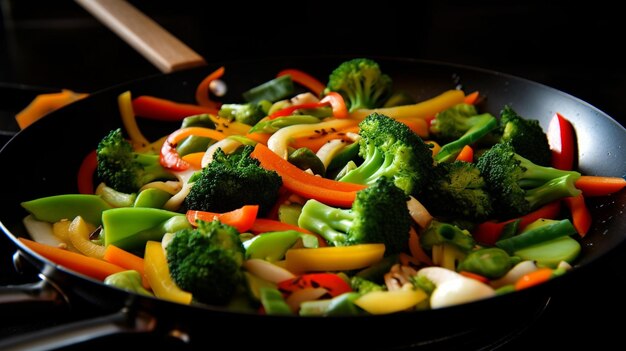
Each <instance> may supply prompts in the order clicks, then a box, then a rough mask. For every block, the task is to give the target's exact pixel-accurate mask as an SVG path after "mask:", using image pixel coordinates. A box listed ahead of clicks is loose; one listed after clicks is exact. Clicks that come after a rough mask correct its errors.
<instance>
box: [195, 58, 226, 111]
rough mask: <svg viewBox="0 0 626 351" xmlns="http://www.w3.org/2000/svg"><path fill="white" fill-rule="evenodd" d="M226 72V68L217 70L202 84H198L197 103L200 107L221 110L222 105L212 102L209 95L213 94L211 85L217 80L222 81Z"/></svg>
mask: <svg viewBox="0 0 626 351" xmlns="http://www.w3.org/2000/svg"><path fill="white" fill-rule="evenodd" d="M224 70H225V69H224V66H222V67H220V68H218V69H216V70H215V71H213V72H211V73H210V74H209V75H208V76H206V78H204V79H203V80H202V82H200V84H198V87H197V88H196V102H197V103H198V105H200V106H204V107H209V108H212V109H219V108H220V103H218V102H215V101H211V99H210V98H209V93H210V92H211V83H212V82H213V81H214V80H216V79H220V78H221V77H222V76H223V75H224ZM215 114H217V113H215Z"/></svg>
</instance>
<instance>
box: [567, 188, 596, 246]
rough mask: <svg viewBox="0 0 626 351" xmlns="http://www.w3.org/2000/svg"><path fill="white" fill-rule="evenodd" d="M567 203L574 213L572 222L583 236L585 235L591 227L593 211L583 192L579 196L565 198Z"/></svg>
mask: <svg viewBox="0 0 626 351" xmlns="http://www.w3.org/2000/svg"><path fill="white" fill-rule="evenodd" d="M563 201H564V202H565V205H566V206H567V207H568V208H569V210H570V212H571V214H572V224H573V225H574V228H576V231H577V232H578V234H579V235H580V236H581V237H584V236H585V235H586V234H587V232H588V231H589V228H591V221H592V219H591V213H589V209H588V208H587V205H586V204H585V197H584V195H583V194H579V195H578V196H572V197H566V198H563Z"/></svg>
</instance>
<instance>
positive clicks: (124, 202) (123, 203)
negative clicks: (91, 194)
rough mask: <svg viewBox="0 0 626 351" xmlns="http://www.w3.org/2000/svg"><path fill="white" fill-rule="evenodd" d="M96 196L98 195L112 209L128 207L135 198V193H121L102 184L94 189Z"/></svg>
mask: <svg viewBox="0 0 626 351" xmlns="http://www.w3.org/2000/svg"><path fill="white" fill-rule="evenodd" d="M96 195H100V196H101V197H102V200H104V201H106V202H108V203H109V204H111V206H113V207H130V206H132V205H133V203H134V202H135V199H136V198H137V194H136V193H130V194H128V193H123V192H121V191H117V190H115V189H113V188H111V187H108V186H107V185H106V184H104V183H100V185H98V188H96Z"/></svg>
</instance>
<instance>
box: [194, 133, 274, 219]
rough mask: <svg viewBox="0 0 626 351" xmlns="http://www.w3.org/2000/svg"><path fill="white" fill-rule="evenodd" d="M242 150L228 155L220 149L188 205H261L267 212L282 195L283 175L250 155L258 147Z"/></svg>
mask: <svg viewBox="0 0 626 351" xmlns="http://www.w3.org/2000/svg"><path fill="white" fill-rule="evenodd" d="M240 150H241V152H240V153H235V154H232V155H226V154H224V152H223V151H222V150H221V149H217V151H216V152H215V154H214V156H213V161H212V162H211V163H209V164H208V165H207V166H206V167H204V169H202V171H201V172H200V173H199V174H198V175H197V177H192V180H191V181H194V184H193V186H192V187H191V190H190V191H189V194H188V195H187V197H186V198H185V201H184V206H185V207H186V208H187V209H191V210H200V211H210V212H227V211H232V210H234V209H237V208H240V207H241V206H243V205H259V211H260V213H265V212H267V211H268V210H269V209H270V208H271V207H272V206H273V205H274V202H276V200H277V199H278V190H279V189H280V187H281V185H282V179H281V177H280V176H279V175H278V173H276V172H274V171H268V170H265V169H263V168H262V167H261V166H259V161H258V160H257V159H254V158H252V157H250V153H251V152H252V151H253V150H254V147H252V146H249V145H246V146H244V147H243V149H241V148H240Z"/></svg>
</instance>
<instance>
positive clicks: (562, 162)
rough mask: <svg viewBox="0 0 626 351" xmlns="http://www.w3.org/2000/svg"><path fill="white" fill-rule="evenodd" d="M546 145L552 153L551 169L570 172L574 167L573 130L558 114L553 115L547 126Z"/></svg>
mask: <svg viewBox="0 0 626 351" xmlns="http://www.w3.org/2000/svg"><path fill="white" fill-rule="evenodd" d="M547 134H548V143H549V144H550V150H551V151H552V167H554V168H557V169H562V170H565V171H570V170H572V168H573V167H574V128H572V124H571V123H570V122H569V121H568V120H567V119H565V117H563V116H562V115H561V114H560V113H558V112H557V113H555V114H554V117H552V120H551V121H550V124H549V126H548V133H547Z"/></svg>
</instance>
